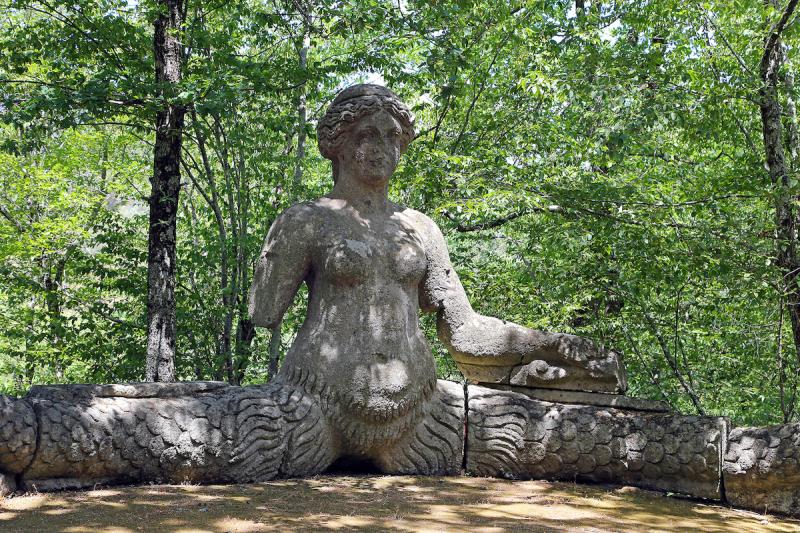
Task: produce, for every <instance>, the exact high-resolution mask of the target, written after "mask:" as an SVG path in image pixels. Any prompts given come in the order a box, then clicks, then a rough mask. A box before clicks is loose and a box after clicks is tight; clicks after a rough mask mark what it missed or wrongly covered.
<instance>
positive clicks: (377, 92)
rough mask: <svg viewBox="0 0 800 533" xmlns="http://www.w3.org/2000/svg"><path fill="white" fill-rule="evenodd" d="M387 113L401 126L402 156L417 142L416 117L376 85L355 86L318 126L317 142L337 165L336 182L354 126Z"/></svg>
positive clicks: (391, 94) (340, 99)
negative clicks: (344, 150) (366, 117)
mask: <svg viewBox="0 0 800 533" xmlns="http://www.w3.org/2000/svg"><path fill="white" fill-rule="evenodd" d="M380 110H384V111H386V112H387V113H389V114H390V115H392V116H393V117H394V118H395V119H397V121H398V122H399V123H400V127H401V128H402V130H403V131H402V133H401V134H400V142H401V153H402V152H405V151H406V148H408V145H409V144H410V143H411V140H412V139H413V138H414V114H413V113H412V112H411V110H409V109H408V107H407V106H406V105H405V104H404V103H403V102H402V101H401V100H400V98H398V97H397V95H396V94H394V93H393V92H392V91H390V90H389V89H387V88H386V87H381V86H380V85H372V84H359V85H352V86H350V87H348V88H347V89H345V90H343V91H342V92H340V93H339V94H338V95H337V96H336V98H335V99H334V100H333V102H332V103H331V105H330V107H328V110H327V111H326V112H325V116H323V117H322V120H320V121H319V123H318V124H317V142H318V143H319V151H320V153H321V154H322V155H323V157H325V158H327V159H330V160H331V161H332V162H333V179H334V181H336V178H337V177H338V173H339V172H338V166H339V160H338V157H337V156H338V154H339V150H340V149H341V147H342V144H343V143H344V140H345V138H346V135H345V134H346V133H347V132H348V131H349V129H350V128H351V127H353V125H354V124H355V123H356V122H357V121H359V120H361V119H362V118H364V117H365V116H367V115H371V114H372V113H377V112H378V111H380Z"/></svg>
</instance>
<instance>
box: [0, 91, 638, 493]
mask: <svg viewBox="0 0 800 533" xmlns="http://www.w3.org/2000/svg"><path fill="white" fill-rule="evenodd" d="M318 135H319V145H320V151H321V153H322V154H323V155H324V156H325V157H327V158H329V159H330V160H331V161H332V162H333V177H334V187H333V190H332V191H331V193H330V194H328V195H326V196H325V197H323V198H320V199H318V200H315V201H313V202H308V203H304V204H300V205H296V206H294V207H291V208H290V209H288V210H287V211H286V212H284V213H283V214H282V215H281V216H280V217H279V218H278V219H277V220H276V221H275V223H274V224H273V226H272V228H271V229H270V231H269V234H268V235H267V238H266V241H265V244H264V249H263V251H262V253H261V256H260V259H259V261H258V264H257V268H256V271H255V276H254V282H253V285H252V290H251V299H250V314H251V316H252V319H253V322H254V323H255V324H256V325H257V326H265V327H269V326H272V325H274V324H276V323H277V322H278V321H280V319H281V318H282V316H283V314H284V312H285V311H286V308H287V306H288V305H289V304H290V302H291V301H292V299H293V298H294V296H295V293H296V291H297V289H298V286H299V285H300V283H302V282H303V281H305V282H306V283H307V284H308V286H309V294H310V297H309V304H308V316H307V317H306V320H305V322H304V324H303V326H302V328H301V330H300V332H299V334H298V336H297V339H296V340H295V342H294V344H293V345H292V347H291V348H290V350H289V352H288V354H287V356H286V361H285V363H284V365H283V366H282V368H281V371H280V373H279V374H278V376H277V377H276V379H275V380H273V382H271V383H270V384H268V385H265V386H260V387H246V388H238V387H225V386H211V385H202V384H194V385H188V384H183V385H167V386H155V385H152V386H151V385H139V386H129V387H128V388H127V389H126V388H125V387H119V386H117V387H115V386H110V388H109V387H106V388H103V387H102V386H95V387H92V386H83V387H82V386H62V387H39V388H34V390H32V391H31V393H30V394H29V395H28V396H27V397H26V398H24V399H22V400H11V399H8V398H4V399H3V400H2V404H0V405H2V421H0V424H2V425H0V431H2V436H3V438H4V439H5V440H4V441H3V442H2V444H0V470H2V472H4V473H6V474H8V475H11V476H14V477H15V481H19V482H20V483H22V484H23V485H24V486H34V485H35V486H37V487H38V488H40V489H44V488H57V487H64V486H82V485H91V484H94V483H97V482H115V481H116V482H118V481H144V480H167V481H181V480H184V479H187V480H192V481H255V480H260V479H269V478H272V477H275V476H298V475H311V474H315V473H319V472H322V471H324V470H325V469H326V468H328V466H330V464H331V463H332V462H333V461H334V460H336V459H337V458H339V457H341V456H355V457H359V458H364V459H368V460H370V461H372V462H374V464H375V465H376V467H377V468H378V469H380V470H381V471H383V472H397V473H401V472H402V473H420V474H454V473H458V472H459V471H460V469H461V466H462V460H463V457H462V451H463V442H464V427H465V423H464V405H465V401H464V390H463V387H462V386H460V385H458V384H455V383H450V382H445V381H437V379H436V372H435V365H434V360H433V356H432V354H431V352H430V348H429V347H428V344H427V342H426V340H425V336H424V335H423V333H422V331H421V330H420V328H419V323H418V312H419V309H420V307H421V308H422V309H423V310H425V311H428V312H437V313H438V317H439V321H438V323H439V333H440V336H441V338H442V340H443V341H444V342H445V344H446V345H447V346H448V348H449V349H450V351H451V352H452V353H453V355H454V356H455V357H456V360H457V361H459V362H461V363H463V364H466V365H468V366H474V367H479V368H480V367H484V366H485V367H486V368H493V369H497V368H502V367H504V366H505V367H508V368H509V369H511V368H515V367H518V366H524V365H528V366H530V368H534V367H535V370H534V371H531V372H529V373H528V374H527V375H528V377H527V378H526V379H527V380H528V381H533V382H536V383H550V384H553V383H556V384H557V383H566V384H568V382H569V381H570V380H578V381H580V380H583V381H582V382H583V383H584V385H587V386H590V385H591V383H592V381H593V380H596V381H597V383H599V384H602V386H605V387H609V384H611V385H610V387H611V388H613V389H620V388H624V374H623V373H622V367H621V365H620V363H619V361H618V358H617V354H615V353H614V352H607V351H603V350H599V349H597V348H596V347H594V345H592V344H591V343H589V342H588V341H585V340H584V339H580V338H578V337H574V336H571V335H560V334H551V333H545V332H541V331H534V330H530V329H527V328H524V327H521V326H518V325H516V324H511V323H508V322H503V321H500V320H497V319H494V318H488V317H484V316H481V315H478V314H476V313H475V312H474V311H473V310H472V308H471V306H470V304H469V302H468V301H467V298H466V295H465V294H464V289H463V288H462V286H461V283H460V282H459V280H458V276H457V275H456V273H455V270H454V269H453V267H452V265H451V264H450V260H449V258H448V253H447V247H446V245H445V241H444V238H443V237H442V234H441V232H440V231H439V229H438V228H437V227H436V225H435V224H434V223H433V222H432V221H431V220H430V219H429V218H427V217H426V216H424V215H422V214H421V213H419V212H416V211H414V210H411V209H406V208H403V207H401V206H399V205H397V204H394V203H392V202H390V201H389V200H388V197H387V192H388V183H389V178H390V177H391V175H392V173H393V172H394V170H395V167H396V166H397V164H398V162H399V160H400V156H401V155H402V153H403V152H404V151H405V150H406V148H407V147H408V144H409V143H410V142H411V140H412V139H413V137H414V130H413V116H412V114H411V112H410V111H409V110H408V108H407V107H406V106H405V104H403V103H402V102H401V101H400V100H399V99H398V98H397V96H395V95H394V93H392V92H391V91H389V90H388V89H385V88H383V87H378V86H375V85H357V86H354V87H351V88H349V89H346V90H345V91H343V92H342V93H340V94H339V95H338V96H337V98H336V99H335V100H334V101H333V103H332V104H331V106H330V108H329V109H328V111H327V113H326V114H325V116H324V117H323V119H322V120H321V121H320V123H319V126H318ZM532 363H533V365H532V366H531V364H532ZM495 373H496V372H495ZM517 373H519V372H517ZM192 387H195V388H194V389H193V388H192ZM590 388H591V387H590Z"/></svg>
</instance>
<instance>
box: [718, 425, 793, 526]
mask: <svg viewBox="0 0 800 533" xmlns="http://www.w3.org/2000/svg"><path fill="white" fill-rule="evenodd" d="M798 463H800V423H795V424H784V425H778V426H769V427H764V428H735V429H734V430H732V431H731V432H730V435H729V437H728V449H727V452H726V453H725V461H724V471H723V475H724V478H725V495H726V496H727V498H728V501H729V502H730V503H731V504H732V505H734V506H736V507H743V508H746V509H752V510H754V511H757V512H759V513H764V512H766V513H774V512H778V513H783V514H787V515H790V516H797V517H800V464H798Z"/></svg>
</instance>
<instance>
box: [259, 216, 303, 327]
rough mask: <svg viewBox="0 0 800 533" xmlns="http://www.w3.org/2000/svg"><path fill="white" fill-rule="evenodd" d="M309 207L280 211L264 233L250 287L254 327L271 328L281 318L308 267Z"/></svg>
mask: <svg viewBox="0 0 800 533" xmlns="http://www.w3.org/2000/svg"><path fill="white" fill-rule="evenodd" d="M309 211H310V207H308V206H307V205H303V204H300V205H295V206H292V207H290V208H289V209H287V210H286V211H284V212H283V213H281V215H280V216H278V218H277V219H275V222H274V223H273V224H272V226H271V227H270V229H269V232H268V233H267V238H266V239H265V241H264V246H263V248H262V249H261V254H260V255H259V257H258V262H257V263H256V267H255V272H254V274H253V284H252V285H251V286H250V297H249V306H248V311H249V314H250V319H251V320H252V321H253V324H254V325H256V326H261V327H267V328H271V327H273V326H275V325H277V324H278V323H279V322H280V321H281V319H282V318H283V314H284V313H285V312H286V309H287V308H288V307H289V304H291V303H292V299H293V298H294V295H295V294H297V289H298V287H299V286H300V283H302V281H303V280H304V279H305V277H306V276H307V275H308V271H309V269H310V268H311V254H310V247H309V243H311V242H313V241H312V239H311V238H310V237H311V234H312V233H313V228H312V227H311V226H312V222H311V220H312V218H311V213H310V212H309Z"/></svg>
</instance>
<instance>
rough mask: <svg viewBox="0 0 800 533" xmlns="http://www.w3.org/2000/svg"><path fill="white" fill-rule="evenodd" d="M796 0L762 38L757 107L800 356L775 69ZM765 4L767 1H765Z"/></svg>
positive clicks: (793, 236)
mask: <svg viewBox="0 0 800 533" xmlns="http://www.w3.org/2000/svg"><path fill="white" fill-rule="evenodd" d="M797 2H798V0H790V1H789V3H788V4H787V5H786V8H785V9H784V11H783V12H782V14H781V18H780V19H779V20H778V22H777V23H776V24H775V25H773V26H772V27H770V29H769V33H768V35H767V36H766V38H765V40H764V52H763V54H762V56H761V62H760V64H759V75H760V77H761V88H760V90H759V108H760V111H761V125H762V134H763V139H764V152H765V156H766V164H767V169H768V171H769V177H770V181H771V183H772V187H773V190H774V192H775V231H776V242H777V250H776V256H777V263H778V266H779V267H780V268H781V271H782V273H783V284H782V285H783V287H784V293H785V296H786V309H787V311H788V314H789V320H790V323H791V326H792V338H793V341H794V346H795V350H796V352H797V353H798V354H799V356H800V286H798V269H800V263H799V262H798V257H797V237H798V235H797V225H798V220H797V213H796V210H795V207H794V202H795V200H796V196H795V195H793V194H792V192H791V191H790V187H789V169H788V167H787V164H786V154H785V150H784V144H783V131H782V126H781V104H780V99H779V95H778V82H779V80H780V75H779V71H780V68H781V65H782V64H783V59H784V57H783V43H782V42H781V33H782V32H783V30H784V29H785V28H786V24H787V22H788V21H789V18H790V17H791V16H792V13H793V12H794V10H795V8H796V7H797ZM765 3H766V4H767V5H769V4H770V3H771V0H767V2H765Z"/></svg>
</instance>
